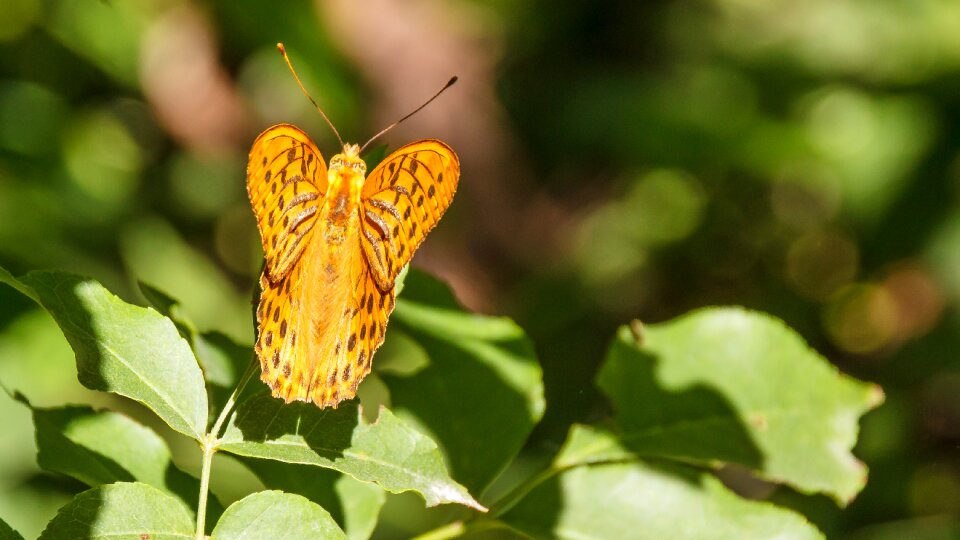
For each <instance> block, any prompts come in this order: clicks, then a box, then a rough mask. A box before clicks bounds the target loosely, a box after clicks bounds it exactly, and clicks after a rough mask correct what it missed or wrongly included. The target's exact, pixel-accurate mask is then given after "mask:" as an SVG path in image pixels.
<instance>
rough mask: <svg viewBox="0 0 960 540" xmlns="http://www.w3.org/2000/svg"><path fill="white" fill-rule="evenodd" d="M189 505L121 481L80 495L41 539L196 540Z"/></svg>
mask: <svg viewBox="0 0 960 540" xmlns="http://www.w3.org/2000/svg"><path fill="white" fill-rule="evenodd" d="M193 529H194V523H193V519H192V518H191V517H190V512H189V511H188V510H187V508H186V507H185V506H184V505H183V503H181V502H180V501H179V500H177V499H176V498H174V497H171V496H170V495H167V494H166V493H164V492H162V491H160V490H159V489H157V488H155V487H152V486H148V485H146V484H139V483H127V482H120V483H116V484H108V485H104V486H100V487H96V488H93V489H91V490H88V491H84V492H83V493H81V494H79V495H77V496H76V497H74V498H73V500H72V501H70V502H69V503H68V504H67V505H66V506H64V507H63V508H61V509H60V511H59V512H57V515H56V517H54V518H53V520H51V521H50V523H48V524H47V528H46V529H44V531H43V534H41V535H40V539H39V540H65V539H67V538H69V539H71V540H87V539H89V540H143V539H144V538H149V539H150V540H193V539H195V538H196V536H195V534H194V530H193Z"/></svg>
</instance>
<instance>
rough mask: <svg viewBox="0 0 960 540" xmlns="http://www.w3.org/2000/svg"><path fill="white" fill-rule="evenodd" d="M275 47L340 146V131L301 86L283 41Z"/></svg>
mask: <svg viewBox="0 0 960 540" xmlns="http://www.w3.org/2000/svg"><path fill="white" fill-rule="evenodd" d="M277 49H279V50H280V54H282V55H283V59H284V60H285V61H286V62H287V67H288V68H290V73H293V78H294V79H296V80H297V84H298V85H299V86H300V90H302V91H303V95H305V96H307V99H309V100H310V103H313V106H314V107H316V108H317V112H319V113H320V116H322V117H323V119H324V120H326V121H327V125H328V126H330V129H332V130H333V134H334V135H336V136H337V140H338V141H340V146H341V147H343V139H341V138H340V132H339V131H337V128H336V127H334V125H333V122H331V121H330V119H329V118H327V115H326V114H324V112H323V109H321V108H320V106H319V105H317V102H316V101H314V100H313V97H311V96H310V93H309V92H307V89H306V88H304V87H303V83H302V82H300V77H298V76H297V72H296V70H294V69H293V64H291V63H290V57H289V56H287V50H286V49H285V48H284V47H283V43H277Z"/></svg>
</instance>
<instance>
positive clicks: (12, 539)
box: [0, 519, 23, 540]
mask: <svg viewBox="0 0 960 540" xmlns="http://www.w3.org/2000/svg"><path fill="white" fill-rule="evenodd" d="M0 540H23V536H21V535H20V533H18V532H17V531H15V530H13V529H12V528H10V525H7V523H6V522H5V521H3V520H2V519H0Z"/></svg>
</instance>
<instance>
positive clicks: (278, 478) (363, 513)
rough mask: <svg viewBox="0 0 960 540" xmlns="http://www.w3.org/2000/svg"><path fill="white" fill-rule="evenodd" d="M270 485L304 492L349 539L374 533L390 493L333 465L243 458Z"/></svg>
mask: <svg viewBox="0 0 960 540" xmlns="http://www.w3.org/2000/svg"><path fill="white" fill-rule="evenodd" d="M242 461H243V463H244V465H246V466H247V467H249V468H250V470H252V471H253V472H254V473H255V474H256V475H257V477H259V478H260V480H261V481H262V482H263V484H264V485H265V486H266V487H268V488H270V489H277V490H280V491H283V492H286V493H295V494H297V495H302V496H304V497H306V498H308V499H310V500H311V501H313V502H315V503H317V504H319V505H320V506H322V507H323V508H324V509H325V510H326V511H328V512H330V515H331V516H333V518H334V520H336V522H337V523H339V524H340V526H341V528H342V529H343V531H344V532H345V533H346V535H347V538H348V539H349V540H366V539H367V538H370V535H371V534H373V530H374V528H375V527H376V525H377V521H378V519H379V517H380V508H381V507H382V506H383V503H384V502H385V501H386V493H385V492H384V491H383V489H382V488H380V487H379V486H377V485H376V484H372V483H368V482H361V481H359V480H356V479H354V478H353V477H351V476H347V475H344V474H340V473H338V472H336V471H334V470H331V469H323V468H320V467H314V466H310V465H299V464H294V463H283V462H280V461H273V460H267V459H252V458H242Z"/></svg>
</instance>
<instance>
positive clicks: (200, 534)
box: [197, 434, 217, 540]
mask: <svg viewBox="0 0 960 540" xmlns="http://www.w3.org/2000/svg"><path fill="white" fill-rule="evenodd" d="M216 452H217V441H215V440H214V437H212V436H210V435H209V434H208V435H207V436H206V437H205V438H204V441H203V468H202V469H201V470H200V498H199V500H198V501H197V540H205V539H206V537H207V536H206V531H205V529H206V519H207V493H209V491H210V466H211V465H212V464H213V454H215V453H216Z"/></svg>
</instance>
